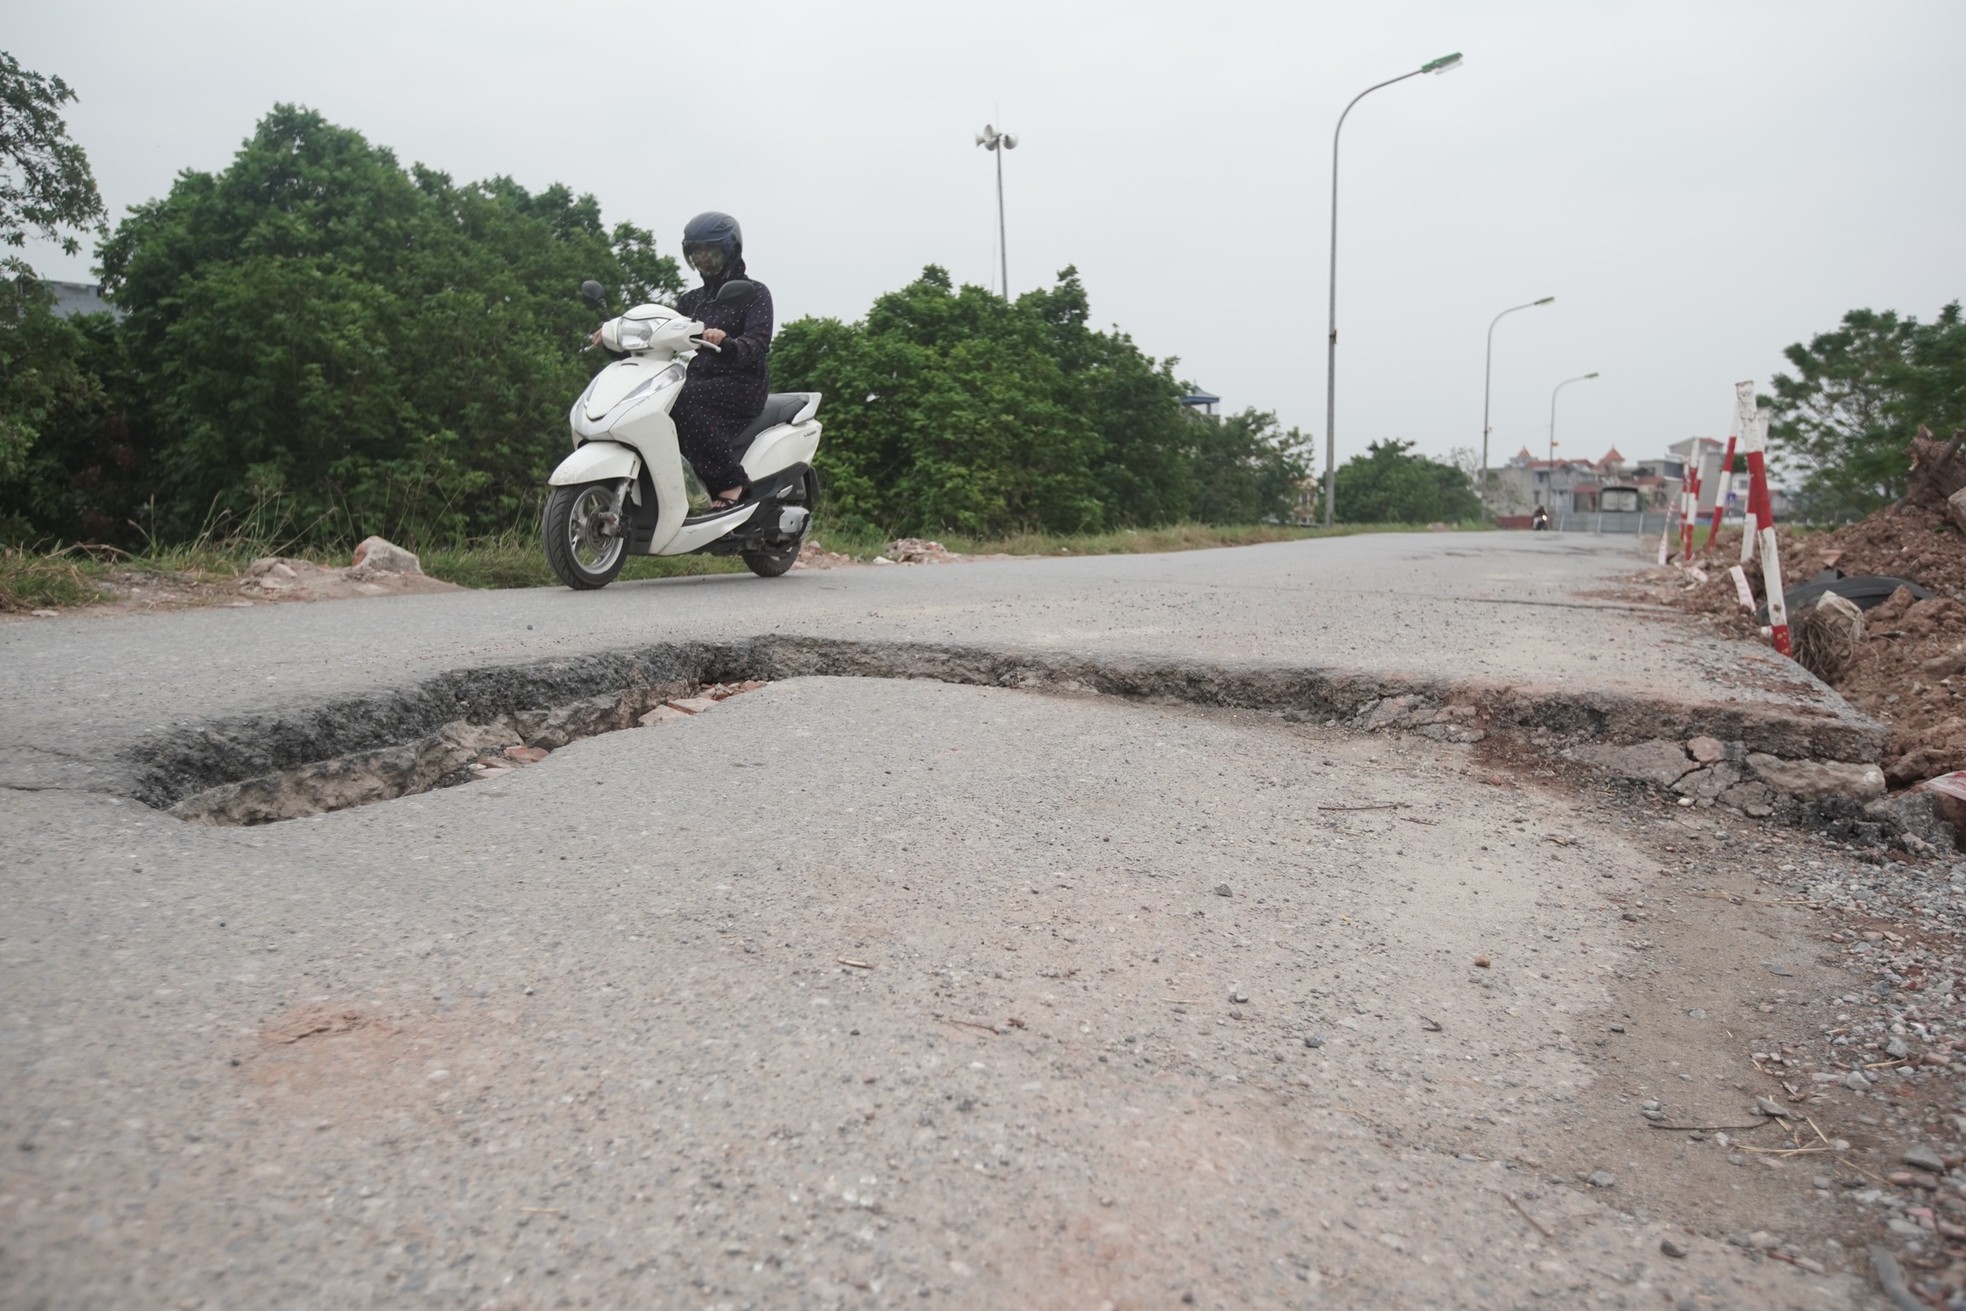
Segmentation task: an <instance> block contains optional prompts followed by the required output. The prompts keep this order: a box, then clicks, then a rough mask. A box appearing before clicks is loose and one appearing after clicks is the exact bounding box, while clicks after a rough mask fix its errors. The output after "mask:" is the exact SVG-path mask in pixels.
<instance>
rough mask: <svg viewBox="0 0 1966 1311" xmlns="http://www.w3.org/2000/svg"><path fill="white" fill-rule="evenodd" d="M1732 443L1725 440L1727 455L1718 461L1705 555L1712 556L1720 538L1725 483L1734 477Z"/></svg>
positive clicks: (1728, 439) (1725, 493)
mask: <svg viewBox="0 0 1966 1311" xmlns="http://www.w3.org/2000/svg"><path fill="white" fill-rule="evenodd" d="M1734 441H1735V437H1734V436H1733V435H1731V434H1730V435H1729V436H1728V438H1727V454H1726V455H1724V456H1722V457H1721V460H1720V485H1719V486H1718V487H1716V488H1714V489H1713V526H1712V527H1711V528H1709V529H1707V554H1708V555H1709V556H1711V555H1712V554H1713V544H1714V541H1715V540H1716V539H1717V538H1719V536H1720V511H1721V508H1722V507H1723V506H1725V505H1726V504H1727V482H1728V480H1729V479H1730V478H1732V477H1733V476H1734Z"/></svg>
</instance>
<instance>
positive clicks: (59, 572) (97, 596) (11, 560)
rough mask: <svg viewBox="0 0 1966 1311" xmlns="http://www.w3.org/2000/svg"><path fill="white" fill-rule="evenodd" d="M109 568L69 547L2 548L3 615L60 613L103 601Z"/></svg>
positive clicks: (0, 601) (0, 610)
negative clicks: (13, 612)
mask: <svg viewBox="0 0 1966 1311" xmlns="http://www.w3.org/2000/svg"><path fill="white" fill-rule="evenodd" d="M108 572H109V571H108V568H107V567H106V566H104V565H103V564H101V563H100V562H99V561H97V560H95V559H93V558H91V557H90V556H88V555H85V554H81V553H79V552H77V551H75V550H74V548H72V547H71V548H69V549H68V550H64V551H54V552H49V553H42V552H39V551H29V550H23V549H21V548H20V547H15V546H7V547H0V613H4V612H6V611H10V610H59V609H62V608H63V607H66V606H75V605H87V604H88V603H89V602H91V601H99V600H101V599H102V595H103V594H102V590H101V589H100V588H99V587H98V586H97V584H98V583H99V582H101V581H102V579H103V578H104V576H105V575H107V573H108Z"/></svg>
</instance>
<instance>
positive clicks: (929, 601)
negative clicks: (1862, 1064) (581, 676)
mask: <svg viewBox="0 0 1966 1311" xmlns="http://www.w3.org/2000/svg"><path fill="white" fill-rule="evenodd" d="M1640 563H1641V561H1640V560H1639V559H1638V558H1637V557H1636V555H1635V554H1634V553H1633V548H1632V543H1631V542H1630V541H1629V540H1628V539H1622V538H1598V537H1585V536H1555V535H1548V534H1504V533H1484V534H1453V533H1438V534H1385V535H1367V536H1359V537H1348V538H1337V539H1330V540H1324V541H1310V542H1295V543H1282V544H1276V545H1270V546H1257V547H1247V548H1241V549H1235V550H1216V551H1194V552H1187V553H1182V554H1174V555H1161V556H1105V557H1095V558H1085V559H1073V560H1028V561H1004V562H991V563H978V564H968V565H956V566H913V567H904V566H895V567H891V568H885V569H874V568H869V569H854V570H837V571H827V572H812V573H794V574H792V575H789V576H787V577H785V578H781V579H775V580H761V579H755V578H751V577H749V576H719V577H709V578H698V579H678V580H667V581H661V582H648V583H630V584H617V585H615V586H613V587H610V588H607V589H606V590H604V591H601V592H598V593H574V592H569V591H564V590H534V591H516V592H510V591H508V592H459V593H452V594H448V595H442V596H429V597H403V598H388V599H377V600H371V601H353V602H333V603H325V604H318V605H308V606H300V605H273V604H261V605H256V606H253V607H252V608H249V609H216V610H202V611H187V612H179V613H174V614H163V615H132V616H124V617H117V618H102V619H82V620H72V621H71V620H54V621H48V620H19V621H15V622H11V623H5V624H0V707H4V711H0V713H3V714H4V724H5V729H6V734H7V740H8V742H9V749H8V750H7V752H6V753H4V755H0V784H8V785H13V786H26V787H42V786H80V787H93V788H101V789H104V790H109V791H118V792H134V791H136V790H138V789H139V782H138V781H137V780H135V779H134V778H133V777H132V775H131V757H132V754H133V753H134V752H137V751H138V748H139V747H141V748H143V753H144V754H145V756H146V758H147V759H153V760H154V759H156V758H157V757H158V755H159V753H169V752H172V751H175V750H178V749H179V748H181V747H182V746H183V740H184V739H185V737H186V736H187V735H188V734H193V733H195V732H196V731H197V730H198V729H200V728H201V727H204V726H209V725H211V724H212V723H214V722H215V721H220V720H228V719H237V718H239V717H241V716H244V717H248V718H251V719H253V720H254V722H252V723H249V724H246V725H244V727H243V730H242V731H243V732H244V734H245V735H246V736H249V737H253V738H255V739H257V740H261V741H267V742H273V743H276V744H277V743H284V744H285V749H286V750H287V752H288V755H287V756H285V757H282V756H281V755H280V753H279V751H277V750H275V751H274V752H273V755H272V756H271V757H269V759H271V760H272V762H273V764H274V765H279V766H285V765H291V764H295V763H300V762H299V761H298V760H297V759H293V758H291V757H292V756H293V755H295V754H298V755H307V754H308V753H309V752H315V751H327V752H330V753H339V752H341V751H347V750H354V749H358V748H362V747H373V746H379V745H383V744H385V743H386V742H387V741H389V740H392V738H393V737H401V736H403V735H405V734H407V735H411V736H413V735H414V733H415V732H420V731H428V730H429V729H430V728H433V727H435V724H434V723H431V722H424V721H423V720H422V719H418V717H417V716H418V714H423V713H424V712H422V711H418V712H416V713H411V712H410V711H408V710H406V709H404V708H403V707H402V706H401V705H383V704H382V703H383V702H388V701H390V699H391V698H396V697H399V695H400V694H403V693H406V692H410V691H415V690H417V689H423V690H425V691H429V690H431V689H433V688H434V689H436V690H437V693H438V694H442V695H451V694H452V693H454V692H456V686H455V685H454V684H443V683H441V682H440V680H442V678H443V677H444V676H445V675H447V674H450V673H454V672H456V671H460V670H486V669H507V670H510V669H516V668H530V669H533V670H548V671H550V670H551V669H553V668H555V667H557V665H558V663H559V662H565V661H569V660H580V659H584V658H589V657H593V656H595V655H596V654H598V653H617V654H626V655H629V656H636V655H646V654H647V653H651V652H655V653H666V654H665V655H664V656H663V658H664V659H665V660H667V661H668V664H669V665H670V666H673V667H680V666H676V660H675V659H671V658H670V657H673V656H675V653H676V652H678V651H679V650H681V649H682V648H686V647H687V648H692V649H693V650H695V652H696V654H695V655H694V656H692V657H690V658H691V659H694V660H695V661H696V666H697V667H699V668H701V669H705V670H707V669H709V668H710V667H712V666H715V667H717V668H718V669H720V670H721V668H722V666H719V665H718V663H717V662H718V661H719V660H721V661H722V662H723V664H724V665H729V666H731V670H730V672H734V673H736V675H737V676H739V677H748V676H759V677H783V676H786V675H790V674H798V673H806V674H811V673H818V674H827V673H867V674H887V675H891V676H911V675H912V676H930V677H951V678H963V679H968V680H972V681H973V680H974V679H975V678H977V677H978V676H979V675H978V674H977V673H976V670H977V668H978V667H979V663H980V664H981V665H984V666H989V667H988V668H987V669H986V670H985V671H984V673H983V674H982V675H981V677H983V678H985V679H986V680H987V681H996V682H1003V683H1015V684H1018V685H1025V686H1043V685H1066V686H1072V685H1089V686H1095V687H1103V688H1104V690H1110V691H1117V692H1121V693H1125V694H1129V695H1155V696H1168V697H1173V698H1174V699H1188V700H1202V701H1212V702H1213V703H1216V704H1230V705H1234V704H1245V705H1252V706H1259V707H1260V706H1267V707H1271V708H1285V707H1289V706H1296V707H1299V708H1301V709H1304V710H1306V711H1307V712H1308V713H1311V714H1313V715H1315V716H1316V717H1317V718H1318V719H1319V720H1320V722H1322V721H1324V720H1330V721H1332V722H1333V723H1344V722H1349V721H1352V720H1355V719H1356V720H1361V721H1364V722H1370V723H1383V722H1389V721H1396V720H1398V719H1399V717H1400V716H1401V715H1405V717H1406V719H1407V720H1409V721H1411V722H1413V724H1414V725H1415V726H1422V725H1421V722H1420V721H1422V720H1424V719H1425V718H1426V717H1427V716H1428V715H1432V714H1435V713H1438V712H1441V711H1443V710H1444V708H1446V707H1449V706H1453V705H1459V706H1461V707H1462V708H1463V709H1466V708H1469V707H1473V708H1476V709H1479V710H1480V711H1481V712H1482V714H1483V715H1484V716H1493V717H1495V718H1496V719H1497V720H1498V721H1500V722H1505V723H1511V724H1515V725H1518V726H1520V727H1523V728H1524V729H1525V730H1526V731H1533V730H1536V729H1540V728H1545V727H1547V728H1550V729H1553V730H1554V731H1556V732H1558V733H1560V734H1562V735H1564V736H1565V737H1567V738H1569V739H1572V740H1576V739H1581V738H1588V737H1592V736H1598V737H1606V738H1613V739H1620V740H1635V739H1641V738H1645V737H1652V736H1656V737H1679V738H1685V737H1690V736H1692V735H1694V734H1697V733H1708V734H1711V735H1712V736H1714V737H1717V738H1719V739H1721V740H1726V741H1741V742H1744V743H1746V744H1747V745H1748V746H1749V747H1750V748H1753V749H1758V750H1764V751H1769V752H1772V753H1774V754H1778V755H1784V756H1796V757H1802V756H1811V755H1816V756H1825V757H1829V758H1833V759H1844V760H1870V759H1875V757H1876V754H1877V752H1878V751H1879V750H1880V749H1881V747H1882V742H1883V730H1882V729H1881V728H1879V727H1878V726H1877V725H1876V724H1874V723H1871V722H1870V721H1868V720H1864V719H1862V718H1861V717H1859V716H1857V715H1855V714H1854V713H1853V712H1852V711H1851V710H1850V708H1849V707H1848V706H1847V705H1846V704H1845V703H1844V702H1843V701H1842V699H1841V698H1840V697H1838V696H1836V695H1835V694H1834V693H1833V692H1831V691H1830V690H1829V689H1827V688H1825V687H1824V686H1823V685H1822V684H1820V683H1818V682H1816V680H1814V679H1813V678H1811V677H1810V676H1809V675H1808V674H1806V673H1804V672H1803V671H1801V670H1800V669H1799V667H1797V666H1795V665H1793V664H1791V663H1789V662H1788V661H1785V660H1782V659H1780V658H1778V657H1776V656H1774V655H1773V654H1772V653H1770V652H1767V651H1765V650H1762V649H1759V648H1757V647H1754V646H1752V645H1748V644H1743V643H1738V642H1731V643H1730V642H1720V641H1717V640H1715V639H1714V638H1712V637H1711V636H1709V635H1707V634H1706V633H1705V632H1704V631H1702V630H1701V629H1700V628H1699V627H1698V626H1697V625H1696V624H1695V623H1694V622H1693V621H1690V620H1688V619H1687V618H1686V617H1684V616H1681V615H1677V614H1673V613H1669V612H1666V611H1663V610H1661V609H1658V608H1655V607H1643V606H1637V605H1634V604H1633V603H1632V602H1630V601H1628V600H1624V599H1621V598H1620V597H1619V595H1618V594H1617V593H1616V592H1615V591H1613V590H1612V588H1613V584H1614V580H1616V579H1617V578H1619V577H1621V576H1623V575H1627V574H1629V573H1630V572H1631V571H1632V570H1633V569H1634V568H1635V567H1636V566H1637V565H1638V564H1640ZM704 644H709V645H710V646H711V647H714V648H716V649H715V651H713V652H712V655H711V657H703V654H702V649H701V648H702V647H703V646H704ZM719 644H721V645H719ZM706 659H707V661H708V663H707V664H706V663H705V661H706ZM992 662H995V663H994V664H992ZM683 663H684V664H688V663H689V660H684V661H683ZM957 666H960V668H958V667H957ZM594 676H595V677H596V678H602V679H605V678H606V677H608V676H611V675H608V674H607V673H606V672H605V671H600V672H597V673H596V674H595V675H594ZM715 676H718V677H721V676H723V674H722V672H718V673H716V674H715ZM589 690H598V689H597V688H590V689H589ZM534 692H535V694H536V690H534ZM456 694H457V695H465V694H464V693H461V692H457V693H456ZM491 694H492V693H491V692H490V691H487V692H486V695H491ZM1401 697H1413V698H1416V699H1417V700H1416V701H1415V702H1413V703H1407V702H1401V701H1399V700H1398V699H1399V698H1401ZM467 699H468V697H467ZM1387 702H1392V703H1393V704H1392V705H1391V707H1390V708H1389V707H1388V706H1387V705H1386V704H1385V703H1387ZM1416 706H1417V707H1418V708H1419V709H1418V710H1417V711H1416V709H1415V707H1416ZM310 716H311V720H310V719H309V717H310ZM1375 716H1376V719H1375V718H1374V717H1375ZM425 718H427V715H426V716H425ZM397 721H402V722H397ZM1443 722H1446V721H1443ZM253 759H254V760H258V759H259V758H258V757H253ZM237 767H239V768H243V767H245V766H243V765H241V766H237ZM254 767H258V766H257V765H255V766H254ZM172 768H178V769H179V772H181V773H186V774H196V773H197V772H198V771H199V770H200V769H206V768H209V769H211V770H218V772H219V773H220V774H222V773H223V772H224V771H223V770H222V769H219V767H218V766H217V765H216V764H212V763H211V762H209V761H206V762H200V761H193V762H190V763H188V764H184V765H182V767H181V768H179V767H178V766H172ZM165 772H170V771H169V770H166V771H165ZM213 781H219V780H218V779H217V778H216V777H214V778H205V779H203V780H202V782H201V784H200V785H203V784H204V783H210V782H213ZM187 786H189V785H188V784H187ZM169 799H175V797H172V798H169Z"/></svg>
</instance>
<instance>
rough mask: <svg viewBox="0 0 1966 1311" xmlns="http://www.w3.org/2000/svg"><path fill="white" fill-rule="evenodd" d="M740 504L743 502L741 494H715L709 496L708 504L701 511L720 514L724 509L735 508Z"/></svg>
mask: <svg viewBox="0 0 1966 1311" xmlns="http://www.w3.org/2000/svg"><path fill="white" fill-rule="evenodd" d="M742 504H744V498H743V497H742V496H737V497H730V496H717V497H712V498H711V500H710V504H708V505H707V506H705V507H704V508H703V513H705V514H722V513H723V512H724V511H725V510H735V509H736V508H737V507H738V506H740V505H742Z"/></svg>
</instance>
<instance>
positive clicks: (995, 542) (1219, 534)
mask: <svg viewBox="0 0 1966 1311" xmlns="http://www.w3.org/2000/svg"><path fill="white" fill-rule="evenodd" d="M1486 526H1487V525H1484V524H1480V523H1464V524H1456V525H1455V528H1456V529H1457V530H1463V531H1466V530H1477V529H1482V528H1484V527H1486ZM1424 531H1426V529H1425V528H1424V527H1421V526H1418V525H1413V524H1339V525H1338V526H1336V527H1334V528H1322V527H1298V526H1295V525H1290V524H1247V525H1224V524H1197V523H1184V524H1171V525H1167V526H1165V527H1160V528H1138V529H1121V530H1118V531H1115V532H1109V533H1042V532H1027V533H1015V534H1012V535H1009V536H1004V537H964V536H960V535H958V536H950V537H942V538H938V539H937V540H939V541H941V542H942V544H943V545H944V546H946V547H947V548H948V549H949V550H951V551H954V552H956V553H958V554H960V555H1016V556H1040V555H1047V556H1058V555H1137V554H1149V553H1155V552H1163V551H1195V550H1206V549H1209V548H1211V547H1218V546H1251V545H1256V544H1258V543H1263V542H1294V541H1302V540H1305V539H1307V538H1315V537H1343V536H1349V535H1352V534H1356V533H1386V532H1424ZM813 540H814V541H816V542H817V543H818V544H819V545H820V546H821V547H822V548H823V549H825V550H827V551H831V552H834V553H837V554H840V555H845V556H847V557H849V558H851V559H855V560H862V561H866V560H872V559H873V558H874V557H875V556H877V555H881V554H883V553H884V552H885V551H886V550H887V549H888V545H889V543H890V541H892V540H893V539H892V538H891V537H889V536H888V535H886V534H883V533H881V532H880V531H879V530H877V529H872V528H866V527H864V526H863V527H859V528H852V529H850V528H847V527H846V526H844V525H834V524H830V523H828V522H827V520H826V518H825V516H824V515H823V514H822V516H821V517H820V520H819V522H818V523H817V524H816V525H815V527H814V531H813ZM352 553H353V547H352V546H301V545H298V544H297V543H295V542H293V541H291V540H289V541H277V540H271V539H269V538H267V537H264V536H261V535H258V534H241V535H238V536H221V535H218V534H215V533H206V534H204V535H201V536H200V537H198V538H197V539H196V540H194V541H192V542H189V543H184V544H181V545H176V546H164V545H152V546H151V547H150V548H148V549H147V550H145V551H143V552H141V553H137V554H131V553H129V552H125V551H121V550H118V549H117V548H115V547H107V546H90V545H69V546H40V547H20V546H0V613H5V612H9V611H13V612H20V611H28V610H59V609H65V608H69V607H74V606H81V605H89V604H93V603H97V602H104V601H111V600H113V599H114V595H113V594H114V592H115V591H116V590H117V589H118V585H119V584H120V583H123V582H127V581H128V580H129V579H130V578H131V576H132V575H137V576H142V577H147V578H156V579H163V580H172V581H180V582H188V583H202V584H210V585H213V586H215V587H216V588H219V589H225V588H226V587H227V585H228V584H230V583H231V582H233V581H235V580H236V579H238V578H240V577H242V576H243V575H244V574H245V573H246V570H247V569H248V567H249V566H250V565H251V564H252V562H253V561H254V560H257V559H261V558H263V557H265V556H270V555H277V556H283V557H285V558H287V559H301V560H308V561H311V562H312V563H315V564H320V565H345V564H347V563H348V562H349V560H350V557H351V555H352ZM418 556H419V558H420V559H421V560H422V563H423V571H424V572H425V573H426V574H428V575H429V576H430V577H432V578H439V579H442V580H443V581H445V582H449V583H456V584H457V585H459V586H460V587H471V588H512V587H553V586H556V585H557V583H558V580H557V579H555V578H554V577H553V572H552V570H551V569H549V568H548V567H547V564H546V556H545V553H544V552H543V551H542V550H541V549H540V545H539V535H538V533H537V532H536V531H535V530H532V529H530V528H517V527H515V528H511V529H508V530H507V531H505V532H503V533H498V534H495V535H492V536H487V537H475V538H469V539H466V540H464V541H460V542H453V543H450V544H447V545H437V546H426V547H424V548H423V549H422V550H420V551H419V552H418ZM743 572H744V563H743V561H741V560H739V559H737V558H736V557H734V556H715V555H684V556H667V557H664V556H636V557H633V558H631V559H630V560H629V561H628V562H627V564H626V565H625V566H623V568H622V571H621V577H622V578H623V579H642V578H679V577H691V576H695V575H700V574H730V573H743Z"/></svg>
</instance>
